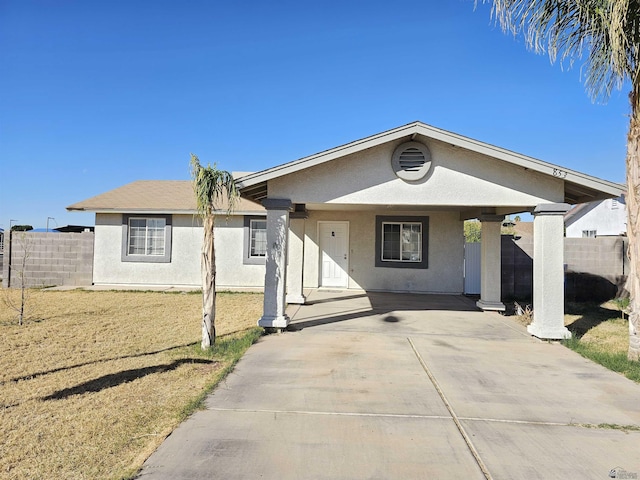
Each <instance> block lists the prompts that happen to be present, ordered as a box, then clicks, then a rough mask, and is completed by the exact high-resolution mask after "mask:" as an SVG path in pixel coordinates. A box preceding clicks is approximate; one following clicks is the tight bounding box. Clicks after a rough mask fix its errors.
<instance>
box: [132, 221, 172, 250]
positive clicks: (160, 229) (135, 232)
mask: <svg viewBox="0 0 640 480" xmlns="http://www.w3.org/2000/svg"><path fill="white" fill-rule="evenodd" d="M165 226H166V221H165V219H164V218H129V248H128V254H129V255H164V227H165Z"/></svg>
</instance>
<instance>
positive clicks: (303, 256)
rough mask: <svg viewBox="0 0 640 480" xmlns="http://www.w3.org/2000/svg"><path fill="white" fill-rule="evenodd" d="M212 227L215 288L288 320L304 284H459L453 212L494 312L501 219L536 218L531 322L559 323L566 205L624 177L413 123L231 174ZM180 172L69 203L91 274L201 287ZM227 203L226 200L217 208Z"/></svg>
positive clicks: (459, 241)
mask: <svg viewBox="0 0 640 480" xmlns="http://www.w3.org/2000/svg"><path fill="white" fill-rule="evenodd" d="M237 182H238V184H239V187H240V190H241V194H242V197H243V203H242V204H241V205H240V206H239V208H237V209H236V211H235V212H234V215H232V216H230V217H229V218H228V219H226V220H225V218H224V215H221V217H220V220H219V221H218V222H217V227H216V232H215V234H216V242H217V243H216V252H217V259H216V260H217V265H218V272H219V273H218V274H219V282H218V285H219V286H220V287H221V288H225V287H231V286H238V287H240V286H245V287H263V286H264V293H265V300H264V314H263V316H262V318H261V319H260V320H259V324H260V325H262V326H264V327H270V328H284V327H286V326H287V325H288V322H289V318H288V317H287V315H286V313H285V307H286V304H287V303H304V301H305V297H304V289H306V288H323V287H324V288H331V289H364V290H370V291H391V292H414V293H442V294H461V293H462V292H463V290H464V271H463V262H464V235H463V222H464V220H467V219H473V218H477V219H479V220H480V221H481V222H482V223H483V226H482V253H481V257H482V262H481V264H482V265H481V270H482V273H481V277H482V280H481V294H480V300H479V301H478V303H477V304H478V306H479V307H480V308H482V309H485V310H504V308H505V307H504V304H503V303H502V301H501V298H500V273H501V272H500V227H501V225H502V222H503V220H504V218H505V215H509V214H516V213H520V212H532V213H533V215H534V238H535V249H534V306H533V308H534V323H533V324H532V325H530V327H529V331H530V332H531V333H532V334H533V335H536V336H539V337H541V338H564V337H567V336H568V335H569V333H568V331H567V330H566V328H565V327H564V324H563V310H564V308H563V300H564V294H563V258H562V252H563V248H562V245H563V236H564V235H563V234H564V223H563V219H564V217H563V215H564V214H565V213H566V212H567V211H568V210H569V208H570V204H577V203H583V202H589V201H595V200H602V199H607V198H616V197H618V196H620V194H621V192H622V188H623V186H622V185H619V184H616V183H612V182H608V181H605V180H601V179H599V178H595V177H592V176H589V175H586V174H583V173H580V172H576V171H573V170H569V169H566V168H562V167H559V166H557V165H552V164H549V163H546V162H543V161H540V160H537V159H534V158H531V157H527V156H524V155H521V154H518V153H514V152H511V151H508V150H505V149H502V148H499V147H496V146H493V145H489V144H486V143H482V142H480V141H477V140H473V139H470V138H467V137H463V136H461V135H458V134H455V133H452V132H448V131H444V130H441V129H438V128H434V127H432V126H429V125H426V124H424V123H421V122H414V123H410V124H407V125H403V126H401V127H398V128H394V129H392V130H388V131H385V132H382V133H378V134H376V135H372V136H370V137H367V138H364V139H360V140H356V141H354V142H351V143H348V144H346V145H342V146H339V147H336V148H332V149H330V150H326V151H323V152H320V153H318V154H315V155H311V156H308V157H305V158H301V159H299V160H296V161H292V162H289V163H285V164H282V165H277V166H274V167H273V168H269V169H266V170H263V171H260V172H255V173H250V174H243V175H242V176H239V177H238V178H237ZM192 197H193V195H192V193H191V191H190V187H189V186H188V182H135V183H133V184H129V185H125V186H124V187H121V188H119V189H116V190H112V191H111V192H107V193H105V194H102V195H99V196H97V197H94V198H92V199H89V200H85V201H83V202H80V203H77V204H74V205H71V206H69V207H68V209H69V210H85V211H95V212H96V229H95V235H96V240H95V241H96V245H95V262H94V263H95V267H94V282H95V283H109V284H114V283H115V284H130V283H142V284H167V285H191V284H196V285H197V284H199V258H198V257H199V255H198V254H199V251H200V241H201V227H200V225H199V223H198V220H197V218H196V217H195V216H194V210H195V205H194V201H193V198H192ZM222 210H224V206H223V207H222Z"/></svg>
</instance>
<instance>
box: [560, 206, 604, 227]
mask: <svg viewBox="0 0 640 480" xmlns="http://www.w3.org/2000/svg"><path fill="white" fill-rule="evenodd" d="M597 206H598V202H589V203H581V204H580V205H576V206H575V207H573V208H572V209H571V210H569V211H568V212H567V213H565V214H564V224H565V226H569V225H571V224H572V223H573V222H575V221H576V220H578V219H579V218H581V217H583V216H584V215H585V214H586V213H588V212H590V211H591V210H593V209H594V208H596V207H597Z"/></svg>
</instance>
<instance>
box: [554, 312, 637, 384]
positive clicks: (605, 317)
mask: <svg viewBox="0 0 640 480" xmlns="http://www.w3.org/2000/svg"><path fill="white" fill-rule="evenodd" d="M565 325H566V327H567V328H568V329H569V331H571V333H572V334H573V338H571V339H570V340H567V341H565V342H564V344H565V345H566V346H567V347H569V348H571V349H572V350H574V351H576V352H577V353H579V354H580V355H582V356H583V357H585V358H588V359H590V360H593V361H594V362H597V363H599V364H601V365H603V366H605V367H606V368H608V369H610V370H613V371H614V372H619V373H621V374H623V375H624V376H626V377H627V378H629V379H631V380H633V381H635V382H639V383H640V362H637V361H630V360H628V359H627V350H628V348H629V321H628V319H626V318H624V319H623V318H622V314H621V312H620V311H619V310H618V309H617V307H616V306H615V305H614V304H613V303H612V302H607V303H604V304H597V303H568V304H567V305H566V307H565Z"/></svg>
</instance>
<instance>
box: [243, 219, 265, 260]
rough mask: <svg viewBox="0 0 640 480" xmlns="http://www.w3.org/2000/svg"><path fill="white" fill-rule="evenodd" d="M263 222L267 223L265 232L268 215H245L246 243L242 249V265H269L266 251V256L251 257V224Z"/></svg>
mask: <svg viewBox="0 0 640 480" xmlns="http://www.w3.org/2000/svg"><path fill="white" fill-rule="evenodd" d="M256 220H257V221H263V222H265V230H266V221H267V216H266V215H245V216H244V228H243V235H244V242H243V247H242V250H243V252H242V263H243V264H244V265H265V264H266V263H267V252H266V249H265V254H264V256H255V255H254V256H252V255H251V223H252V222H253V221H256Z"/></svg>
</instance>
